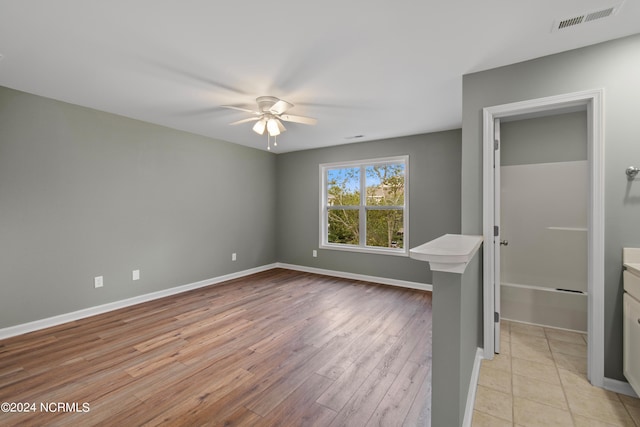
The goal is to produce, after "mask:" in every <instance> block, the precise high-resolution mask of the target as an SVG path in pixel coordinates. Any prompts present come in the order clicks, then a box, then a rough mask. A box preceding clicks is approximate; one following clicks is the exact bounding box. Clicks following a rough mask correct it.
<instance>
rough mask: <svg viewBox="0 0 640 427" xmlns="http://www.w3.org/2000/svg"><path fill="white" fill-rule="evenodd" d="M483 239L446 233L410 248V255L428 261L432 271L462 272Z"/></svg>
mask: <svg viewBox="0 0 640 427" xmlns="http://www.w3.org/2000/svg"><path fill="white" fill-rule="evenodd" d="M482 240H483V237H482V236H469V235H464V234H445V235H444V236H441V237H438V238H437V239H434V240H432V241H430V242H427V243H425V244H422V245H420V246H416V247H415V248H412V249H409V257H411V258H413V259H416V260H419V261H426V262H428V263H429V265H430V267H431V270H432V271H444V272H446V273H459V274H462V273H464V270H465V269H466V268H467V264H468V263H469V261H471V259H472V258H473V256H474V255H475V253H476V252H477V251H478V248H479V247H480V245H481V244H482Z"/></svg>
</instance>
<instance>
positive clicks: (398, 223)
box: [367, 209, 404, 248]
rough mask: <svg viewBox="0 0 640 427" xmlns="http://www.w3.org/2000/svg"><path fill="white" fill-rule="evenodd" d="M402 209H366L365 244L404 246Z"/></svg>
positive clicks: (388, 246)
mask: <svg viewBox="0 0 640 427" xmlns="http://www.w3.org/2000/svg"><path fill="white" fill-rule="evenodd" d="M403 222H404V215H403V211H402V209H370V210H367V246H378V247H384V248H404V223H403Z"/></svg>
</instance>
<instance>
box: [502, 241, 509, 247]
mask: <svg viewBox="0 0 640 427" xmlns="http://www.w3.org/2000/svg"><path fill="white" fill-rule="evenodd" d="M500 244H501V245H502V246H509V241H508V240H500Z"/></svg>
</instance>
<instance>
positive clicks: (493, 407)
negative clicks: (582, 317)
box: [472, 321, 640, 427]
mask: <svg viewBox="0 0 640 427" xmlns="http://www.w3.org/2000/svg"><path fill="white" fill-rule="evenodd" d="M501 326H502V337H501V342H500V345H501V347H502V348H501V350H502V351H501V353H500V354H499V355H496V357H495V358H494V359H493V360H483V361H482V365H481V367H480V377H479V380H478V389H477V392H476V403H475V409H474V411H473V421H472V425H473V426H474V427H483V426H491V427H501V426H527V427H528V426H545V427H547V426H637V427H640V399H634V398H631V397H628V396H625V395H622V394H617V393H614V392H610V391H607V390H603V389H600V388H597V387H593V386H592V385H591V384H589V382H588V381H587V376H586V372H587V337H586V335H584V334H580V333H575V332H568V331H563V330H558V329H550V328H542V327H538V326H532V325H525V324H522V323H515V322H506V321H503V322H502V324H501Z"/></svg>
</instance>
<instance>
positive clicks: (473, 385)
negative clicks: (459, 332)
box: [462, 347, 484, 427]
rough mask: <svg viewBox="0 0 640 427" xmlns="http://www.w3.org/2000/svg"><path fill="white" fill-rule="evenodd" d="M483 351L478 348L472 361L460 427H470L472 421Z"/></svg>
mask: <svg viewBox="0 0 640 427" xmlns="http://www.w3.org/2000/svg"><path fill="white" fill-rule="evenodd" d="M483 354H484V350H483V349H482V348H480V347H478V348H477V349H476V358H475V360H474V361H473V371H471V381H470V382H469V392H468V393H467V405H466V406H465V409H464V419H463V420H462V427H471V421H472V419H473V408H474V407H475V404H476V391H477V390H478V378H479V377H480V364H481V363H482V359H483V357H482V355H483Z"/></svg>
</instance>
